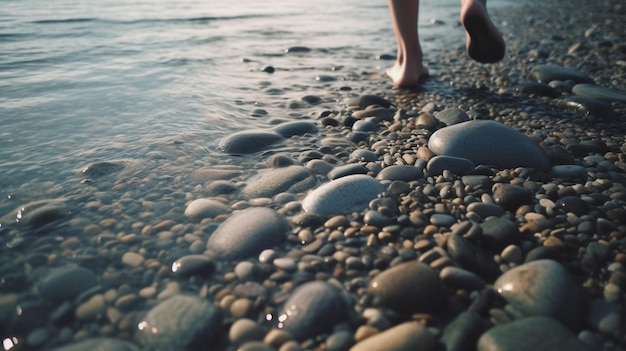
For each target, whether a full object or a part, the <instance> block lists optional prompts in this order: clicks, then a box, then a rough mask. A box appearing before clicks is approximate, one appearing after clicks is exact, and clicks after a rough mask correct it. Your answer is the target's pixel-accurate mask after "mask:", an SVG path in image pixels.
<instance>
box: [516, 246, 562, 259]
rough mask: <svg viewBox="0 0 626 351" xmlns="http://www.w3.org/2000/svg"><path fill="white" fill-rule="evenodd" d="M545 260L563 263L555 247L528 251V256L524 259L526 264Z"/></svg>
mask: <svg viewBox="0 0 626 351" xmlns="http://www.w3.org/2000/svg"><path fill="white" fill-rule="evenodd" d="M543 259H546V260H554V261H557V262H561V254H560V253H559V251H558V250H557V249H555V248H553V247H548V246H538V247H535V248H534V249H532V250H530V251H528V254H526V258H525V259H524V262H531V261H536V260H543Z"/></svg>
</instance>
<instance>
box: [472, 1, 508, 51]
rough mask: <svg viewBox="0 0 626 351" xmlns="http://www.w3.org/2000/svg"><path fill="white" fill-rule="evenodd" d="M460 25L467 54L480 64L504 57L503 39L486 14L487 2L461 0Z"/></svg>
mask: <svg viewBox="0 0 626 351" xmlns="http://www.w3.org/2000/svg"><path fill="white" fill-rule="evenodd" d="M461 23H463V26H464V27H465V32H466V47H467V53H468V54H469V56H470V57H471V58H473V59H474V60H476V61H478V62H482V63H494V62H498V61H500V60H502V58H503V57H504V51H505V44H504V39H502V36H501V35H500V32H498V29H497V28H496V27H495V26H494V24H493V23H492V22H491V19H490V18H489V14H488V13H487V0H461Z"/></svg>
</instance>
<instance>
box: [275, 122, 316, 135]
mask: <svg viewBox="0 0 626 351" xmlns="http://www.w3.org/2000/svg"><path fill="white" fill-rule="evenodd" d="M317 129H318V127H317V124H315V123H313V122H309V121H292V122H286V123H282V124H279V125H277V126H276V127H274V131H275V132H276V133H278V134H280V135H282V136H283V137H285V138H291V137H292V136H294V135H303V134H307V133H316V132H317Z"/></svg>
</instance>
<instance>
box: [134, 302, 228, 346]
mask: <svg viewBox="0 0 626 351" xmlns="http://www.w3.org/2000/svg"><path fill="white" fill-rule="evenodd" d="M221 321H222V318H221V313H220V310H219V309H218V308H216V307H215V306H213V305H212V304H210V303H209V302H208V301H207V300H205V299H202V298H200V297H198V296H187V295H176V296H173V297H171V298H169V299H167V300H165V301H163V302H161V303H159V304H158V305H157V306H156V307H154V308H152V309H151V310H150V312H148V314H147V315H146V316H145V317H144V318H143V320H141V321H140V322H139V323H138V324H137V333H136V336H137V339H138V340H139V341H140V342H141V344H142V345H143V346H144V347H145V348H146V349H150V350H162V351H193V350H207V349H211V346H212V345H213V344H214V342H215V340H216V339H217V338H218V337H219V335H220V334H221V332H222V331H221V330H220V329H221Z"/></svg>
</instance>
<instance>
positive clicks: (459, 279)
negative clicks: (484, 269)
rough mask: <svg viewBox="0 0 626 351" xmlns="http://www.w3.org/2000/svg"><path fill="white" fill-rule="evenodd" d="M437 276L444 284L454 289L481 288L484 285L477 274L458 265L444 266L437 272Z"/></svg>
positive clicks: (471, 289)
mask: <svg viewBox="0 0 626 351" xmlns="http://www.w3.org/2000/svg"><path fill="white" fill-rule="evenodd" d="M439 277H440V278H441V280H442V281H443V283H444V284H446V285H447V286H449V287H451V288H455V289H466V290H469V291H473V290H481V289H482V288H484V287H485V283H484V282H483V281H482V279H480V277H479V276H477V275H476V274H474V273H472V272H470V271H467V270H465V269H462V268H459V267H454V266H448V267H445V268H443V269H442V270H441V272H440V273H439Z"/></svg>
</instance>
